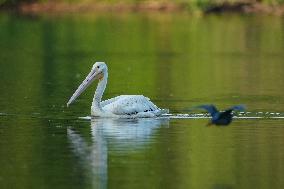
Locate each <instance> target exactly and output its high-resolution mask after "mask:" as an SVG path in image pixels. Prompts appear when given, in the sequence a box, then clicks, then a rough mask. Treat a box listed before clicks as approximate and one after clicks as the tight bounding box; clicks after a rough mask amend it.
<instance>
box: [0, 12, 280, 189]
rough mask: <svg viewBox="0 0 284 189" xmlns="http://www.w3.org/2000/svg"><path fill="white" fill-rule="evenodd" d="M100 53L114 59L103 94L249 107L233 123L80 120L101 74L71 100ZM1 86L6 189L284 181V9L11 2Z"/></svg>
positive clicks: (0, 56) (226, 188) (208, 187)
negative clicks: (40, 10) (25, 5)
mask: <svg viewBox="0 0 284 189" xmlns="http://www.w3.org/2000/svg"><path fill="white" fill-rule="evenodd" d="M95 61H105V62H106V63H107V64H108V67H109V80H108V85H107V89H106V91H105V94H104V96H103V99H107V98H111V97H114V96H117V95H120V94H143V95H145V96H147V97H149V98H151V100H152V101H153V102H154V103H155V104H157V105H158V106H159V107H162V108H168V109H170V112H171V113H172V114H174V115H177V114H186V113H202V111H198V110H196V111H194V112H188V111H187V110H186V109H188V108H191V107H193V106H197V105H200V104H209V103H210V104H211V103H213V104H215V105H217V107H219V108H220V109H221V110H224V109H226V108H227V107H229V106H231V105H235V104H245V105H246V107H247V112H246V113H245V114H244V115H241V114H237V116H238V117H239V119H235V120H234V122H233V123H232V124H231V125H230V126H228V127H216V126H213V127H207V126H206V124H207V122H208V118H206V117H205V118H204V117H203V118H202V119H197V118H191V119H189V118H183V119H181V118H179V116H176V117H175V118H165V119H134V120H132V119H128V120H127V119H126V120H125V119H93V120H88V119H82V118H81V117H85V116H89V115H90V106H91V101H92V97H93V94H94V91H95V88H96V82H95V83H94V84H93V85H91V86H90V87H89V88H88V89H87V90H86V92H85V93H83V94H82V95H81V96H80V97H79V98H78V100H77V101H76V102H75V103H74V104H72V105H71V106H70V107H69V108H66V103H67V101H68V99H69V98H70V97H71V95H72V94H73V92H74V91H75V89H76V88H77V87H78V85H79V84H80V83H81V82H82V80H83V79H84V78H85V76H86V75H87V74H88V73H89V71H90V69H91V67H92V65H93V63H94V62H95ZM0 86H1V90H0V166H1V168H0V188H3V189H4V188H13V189H18V188H19V189H22V188H29V189H31V188H37V189H38V188H46V189H49V188H53V189H56V188H60V189H63V188H66V189H70V188H76V189H77V188H94V189H97V188H99V189H100V188H102V189H104V188H115V189H118V188H123V189H125V188H129V189H135V188H141V189H142V188H143V189H145V188H175V189H176V188H200V189H233V188H234V189H239V188H245V189H251V188H258V189H266V188H267V189H268V188H273V189H281V188H284V179H283V178H284V119H283V117H284V19H283V18H281V17H274V16H261V15H259V16H251V15H247V16H240V15H230V14H229V15H208V16H204V17H194V16H190V15H186V14H154V13H150V14H112V13H109V14H97V15H92V14H90V15H88V14H84V15H71V14H70V15H56V16H50V15H49V16H29V17H24V16H19V15H9V14H4V13H1V14H0ZM181 117H182V116H181Z"/></svg>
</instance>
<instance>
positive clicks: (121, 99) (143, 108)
mask: <svg viewBox="0 0 284 189" xmlns="http://www.w3.org/2000/svg"><path fill="white" fill-rule="evenodd" d="M103 103H104V105H105V106H103V110H104V111H106V112H111V113H113V114H116V115H136V114H138V113H150V112H151V113H153V114H155V115H157V114H162V113H163V112H162V110H161V109H160V108H158V107H157V106H156V105H155V104H153V103H152V102H151V101H150V100H149V99H148V98H146V97H144V96H143V95H121V96H118V97H115V98H113V99H110V100H108V101H106V102H105V101H104V102H103Z"/></svg>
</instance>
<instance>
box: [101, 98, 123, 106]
mask: <svg viewBox="0 0 284 189" xmlns="http://www.w3.org/2000/svg"><path fill="white" fill-rule="evenodd" d="M119 97H120V96H117V97H114V98H110V99H107V100H104V101H102V102H101V106H102V107H104V106H106V105H108V104H111V103H113V102H115V101H116V100H117V99H119Z"/></svg>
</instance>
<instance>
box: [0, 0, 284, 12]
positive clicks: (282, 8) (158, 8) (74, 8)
mask: <svg viewBox="0 0 284 189" xmlns="http://www.w3.org/2000/svg"><path fill="white" fill-rule="evenodd" d="M0 7H1V10H2V11H6V10H8V11H9V10H10V11H16V12H19V13H23V14H41V13H44V14H49V13H50V14H53V13H56V14H60V13H82V12H87V13H91V12H188V13H193V14H195V13H198V14H208V13H223V12H236V13H246V14H251V13H253V14H256V13H257V14H259V13H260V14H269V15H279V16H282V15H284V4H280V3H275V4H267V3H263V2H259V1H255V0H238V1H224V2H222V3H211V4H207V5H202V6H200V5H199V6H196V5H192V4H190V3H185V2H183V3H182V2H175V1H142V2H122V1H120V2H105V1H99V2H98V1H95V2H90V1H86V2H84V1H83V2H73V3H70V2H65V1H46V2H36V1H35V2H29V3H26V2H25V3H18V4H13V5H11V4H8V5H6V4H4V5H2V6H0Z"/></svg>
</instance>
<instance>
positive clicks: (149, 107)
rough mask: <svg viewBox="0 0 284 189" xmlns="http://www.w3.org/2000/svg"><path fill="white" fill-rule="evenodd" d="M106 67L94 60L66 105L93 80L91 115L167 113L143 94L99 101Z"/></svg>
mask: <svg viewBox="0 0 284 189" xmlns="http://www.w3.org/2000/svg"><path fill="white" fill-rule="evenodd" d="M107 78H108V68H107V65H106V64H105V63H104V62H96V63H95V64H94V65H93V67H92V69H91V72H90V73H89V74H88V76H87V77H86V79H85V80H84V81H83V82H82V83H81V85H80V86H79V87H78V89H77V90H76V91H75V93H74V94H73V95H72V97H71V98H70V100H69V101H68V103H67V107H68V106H69V105H70V104H71V103H72V102H74V101H75V99H76V98H77V97H78V96H79V95H80V94H81V93H82V92H83V91H84V90H85V89H86V88H87V87H88V86H89V85H90V84H91V83H92V82H93V81H94V80H95V79H98V80H99V82H98V86H97V89H96V92H95V95H94V98H93V102H92V106H91V115H92V116H98V117H122V118H124V117H125V118H128V117H130V118H131V117H156V116H160V115H162V114H165V113H168V110H167V109H160V108H158V107H157V106H156V105H155V104H153V103H152V102H151V101H150V99H149V98H147V97H144V96H143V95H120V96H117V97H114V98H111V99H108V100H105V101H101V99H102V96H103V93H104V90H105V88H106V85H107Z"/></svg>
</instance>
